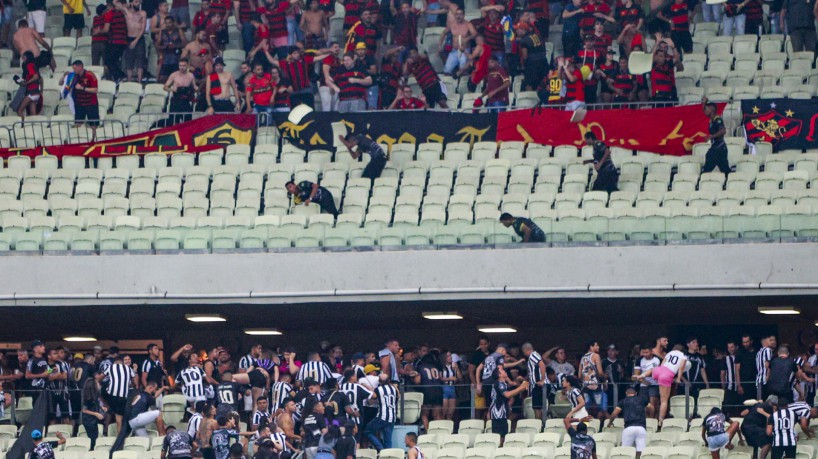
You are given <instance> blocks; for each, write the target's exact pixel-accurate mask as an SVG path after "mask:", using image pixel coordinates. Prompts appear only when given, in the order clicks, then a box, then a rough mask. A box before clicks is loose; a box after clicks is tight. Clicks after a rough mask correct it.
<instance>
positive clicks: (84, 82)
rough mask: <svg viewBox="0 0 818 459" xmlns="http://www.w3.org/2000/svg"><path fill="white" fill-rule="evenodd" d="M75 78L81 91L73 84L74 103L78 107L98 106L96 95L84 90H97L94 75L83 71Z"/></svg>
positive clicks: (97, 86) (97, 85)
mask: <svg viewBox="0 0 818 459" xmlns="http://www.w3.org/2000/svg"><path fill="white" fill-rule="evenodd" d="M76 78H77V83H76V84H78V85H81V86H82V87H83V89H77V87H76V84H75V86H74V103H75V104H77V105H78V106H80V107H93V106H95V105H99V100H98V99H97V93H95V92H88V91H86V89H95V88H99V83H98V82H97V77H96V75H94V74H93V73H91V72H89V71H88V70H85V71H84V72H83V74H82V75H77V76H76Z"/></svg>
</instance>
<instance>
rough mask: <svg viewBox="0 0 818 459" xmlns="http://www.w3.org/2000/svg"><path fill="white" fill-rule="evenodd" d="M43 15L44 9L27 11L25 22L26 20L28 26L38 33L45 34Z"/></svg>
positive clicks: (44, 15)
mask: <svg viewBox="0 0 818 459" xmlns="http://www.w3.org/2000/svg"><path fill="white" fill-rule="evenodd" d="M45 17H46V12H45V11H41V10H37V11H29V12H28V15H27V16H26V22H28V26H29V27H31V28H33V29H34V30H36V31H37V33H39V34H40V35H43V34H45Z"/></svg>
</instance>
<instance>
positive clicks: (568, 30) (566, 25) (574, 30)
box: [562, 1, 582, 38]
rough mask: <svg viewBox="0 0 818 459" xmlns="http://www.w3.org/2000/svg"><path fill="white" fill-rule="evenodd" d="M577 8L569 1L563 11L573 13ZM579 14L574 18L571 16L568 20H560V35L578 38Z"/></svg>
mask: <svg viewBox="0 0 818 459" xmlns="http://www.w3.org/2000/svg"><path fill="white" fill-rule="evenodd" d="M578 9H579V7H577V6H575V5H574V2H571V1H569V2H568V4H567V5H565V11H568V12H573V11H576V10H578ZM581 16H582V15H581V14H577V15H576V16H571V17H570V18H563V20H562V34H563V35H576V36H577V38H579V18H580V17H581Z"/></svg>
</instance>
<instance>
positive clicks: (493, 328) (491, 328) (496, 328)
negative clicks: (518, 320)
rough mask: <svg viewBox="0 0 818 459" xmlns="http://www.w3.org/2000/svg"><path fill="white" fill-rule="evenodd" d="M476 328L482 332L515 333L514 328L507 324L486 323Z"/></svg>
mask: <svg viewBox="0 0 818 459" xmlns="http://www.w3.org/2000/svg"><path fill="white" fill-rule="evenodd" d="M477 329H478V330H480V331H481V332H483V333H517V329H516V328H512V327H509V326H507V325H486V326H483V327H478V328H477Z"/></svg>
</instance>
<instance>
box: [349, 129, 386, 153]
mask: <svg viewBox="0 0 818 459" xmlns="http://www.w3.org/2000/svg"><path fill="white" fill-rule="evenodd" d="M355 137H356V138H357V139H358V148H359V149H360V150H361V152H363V153H366V154H368V155H370V156H371V157H372V159H376V158H385V157H386V153H384V151H383V148H381V146H380V145H378V144H377V143H376V142H375V141H374V140H372V139H370V138H369V137H367V136H365V135H363V134H358V135H357V136H355Z"/></svg>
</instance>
